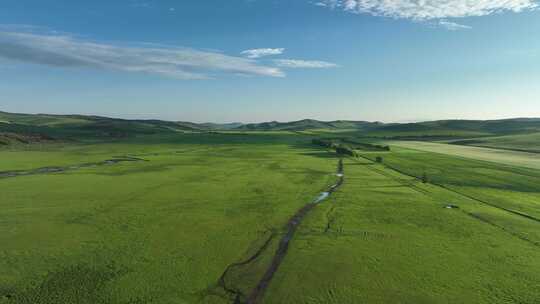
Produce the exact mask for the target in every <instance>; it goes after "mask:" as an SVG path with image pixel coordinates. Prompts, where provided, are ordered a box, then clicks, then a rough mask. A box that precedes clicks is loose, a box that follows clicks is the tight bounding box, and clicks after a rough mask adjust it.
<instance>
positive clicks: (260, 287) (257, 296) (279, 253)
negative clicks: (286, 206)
mask: <svg viewBox="0 0 540 304" xmlns="http://www.w3.org/2000/svg"><path fill="white" fill-rule="evenodd" d="M336 175H337V177H338V181H337V183H336V184H334V185H332V186H331V187H330V188H329V189H328V190H327V191H325V192H322V193H321V194H320V195H319V196H318V197H317V198H316V199H315V200H314V201H313V202H311V203H308V204H307V205H305V206H304V207H303V208H302V209H300V210H298V212H296V214H295V215H294V216H293V217H292V218H291V219H290V220H289V221H288V222H287V226H286V228H287V232H286V233H285V235H284V236H283V237H282V238H281V240H280V241H279V246H278V249H277V250H276V252H275V254H274V257H273V258H272V262H271V263H270V266H269V267H268V268H267V270H266V272H265V273H264V275H263V276H262V278H261V280H260V281H259V283H258V284H257V286H256V287H255V288H254V289H253V290H252V291H251V293H250V294H249V296H248V298H247V300H246V304H256V303H259V302H260V300H261V299H262V298H263V296H264V293H265V291H266V289H267V288H268V286H269V285H270V282H271V281H272V278H273V277H274V274H275V273H276V271H277V270H278V269H279V266H280V265H281V263H282V262H283V259H284V258H285V256H286V255H287V251H288V250H289V243H290V242H291V240H292V238H293V237H294V234H295V232H296V230H297V228H298V226H299V225H300V224H301V223H302V220H303V219H304V218H305V217H306V215H307V214H308V213H309V212H310V211H311V210H312V209H313V208H314V207H315V206H317V205H318V204H320V203H322V202H323V201H324V200H326V199H327V198H328V197H330V195H331V194H332V193H333V192H335V191H336V190H337V189H338V188H339V187H340V186H341V185H342V184H343V181H344V174H343V160H342V159H340V160H339V163H338V170H337V174H336ZM237 302H238V301H237Z"/></svg>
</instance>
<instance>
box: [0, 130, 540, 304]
mask: <svg viewBox="0 0 540 304" xmlns="http://www.w3.org/2000/svg"><path fill="white" fill-rule="evenodd" d="M319 133H320V132H314V133H305V134H303V133H299V132H288V131H275V132H257V131H235V132H199V133H181V132H178V133H173V134H155V135H140V136H134V137H129V138H125V139H121V140H111V141H103V142H94V141H86V142H79V143H74V142H57V143H50V144H37V145H26V146H24V145H14V146H7V147H3V148H1V149H0V172H4V173H6V172H22V171H24V172H30V173H29V174H28V175H21V176H14V177H0V193H2V199H1V200H0V208H1V210H2V212H1V213H0V230H1V231H2V233H1V234H0V244H2V246H1V247H0V303H2V304H4V303H9V304H12V303H17V304H19V303H24V304H26V303H32V304H41V303H47V304H49V303H50V304H52V303H54V304H64V303H65V304H68V303H88V304H94V303H121V304H133V303H243V302H246V298H247V296H248V295H249V294H250V293H251V292H252V291H253V289H254V288H256V286H257V284H258V283H259V282H260V280H261V278H262V277H263V275H264V273H265V272H267V271H268V269H269V267H270V265H271V263H272V260H273V258H274V257H275V254H276V252H277V251H279V248H280V246H282V240H283V238H284V237H285V236H287V231H288V223H289V221H290V220H291V217H293V215H294V214H296V213H297V212H298V211H299V210H301V209H302V208H305V207H306V206H310V208H312V209H310V210H309V212H308V213H306V215H305V217H303V219H302V221H301V222H298V227H297V230H296V231H295V233H294V234H293V235H292V237H291V240H290V243H288V251H287V252H286V255H285V256H284V258H283V261H282V262H281V264H280V266H279V268H278V269H277V271H276V272H275V274H274V276H273V279H272V280H271V282H270V284H269V285H268V286H267V288H266V289H265V290H264V292H263V293H261V295H262V296H261V298H260V299H259V300H258V302H260V303H531V304H532V303H537V300H538V299H540V250H538V249H539V246H540V232H539V231H540V221H539V220H538V219H539V218H540V171H539V170H537V169H538V168H535V167H534V162H532V164H533V165H531V166H528V165H527V164H526V163H521V164H520V165H519V166H515V165H513V164H512V163H505V164H502V163H497V162H488V161H485V160H482V158H481V157H480V158H476V156H475V155H468V156H467V157H463V156H453V155H448V154H441V153H435V152H430V151H421V150H420V149H410V148H406V147H403V145H402V144H401V143H398V144H399V146H395V145H393V143H392V142H390V145H391V149H390V151H362V150H359V151H357V153H358V154H357V157H351V156H346V155H338V154H337V153H336V152H335V151H333V150H332V149H328V148H324V147H321V146H317V145H313V144H312V140H313V138H314V137H313V136H314V134H316V135H317V136H319V135H320V134H319ZM333 133H334V132H329V133H328V135H327V136H335V135H333ZM457 147H460V146H457ZM465 148H467V147H465ZM505 153H517V154H516V155H519V153H518V152H513V151H505ZM377 157H380V158H382V162H377ZM115 158H132V159H134V160H133V161H124V162H107V160H111V159H115ZM340 159H342V160H343V169H344V174H345V177H344V183H343V185H342V186H341V187H339V188H337V189H336V191H335V192H334V193H332V194H331V195H330V196H329V197H328V198H327V199H326V200H324V201H321V202H318V203H316V204H314V201H315V199H316V198H317V197H319V196H320V193H321V192H324V191H327V190H328V189H329V187H330V186H332V185H334V184H336V182H337V181H338V177H337V176H336V168H337V166H338V163H339V161H340ZM80 165H85V166H80ZM40 168H57V169H58V171H55V172H51V171H47V170H38V169H40ZM310 204H311V205H310Z"/></svg>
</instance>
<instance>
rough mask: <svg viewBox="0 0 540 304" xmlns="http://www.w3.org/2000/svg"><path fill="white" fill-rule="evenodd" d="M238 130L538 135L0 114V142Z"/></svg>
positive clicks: (521, 129) (455, 127)
mask: <svg viewBox="0 0 540 304" xmlns="http://www.w3.org/2000/svg"><path fill="white" fill-rule="evenodd" d="M215 130H223V131H226V130H236V131H309V130H319V131H322V132H324V131H329V132H333V131H340V130H344V131H348V132H352V133H353V134H357V136H360V137H362V136H363V137H379V138H395V139H424V140H436V139H446V138H448V139H460V138H462V139H466V138H477V137H487V136H504V135H514V134H529V133H535V132H540V118H516V119H502V120H485V121H483V120H439V121H427V122H418V123H404V124H398V123H394V124H384V123H380V122H368V121H353V120H335V121H320V120H314V119H303V120H298V121H291V122H277V121H272V122H263V123H252V124H242V123H229V124H217V123H202V124H198V123H192V122H180V121H164V120H155V119H149V120H143V119H132V120H129V119H119V118H108V117H101V116H91V115H89V116H86V115H52V114H18V113H7V112H0V141H1V142H2V143H4V144H10V143H17V142H21V143H32V142H44V141H47V142H48V141H54V140H80V139H118V138H126V137H131V136H137V135H150V134H166V133H178V132H208V131H215Z"/></svg>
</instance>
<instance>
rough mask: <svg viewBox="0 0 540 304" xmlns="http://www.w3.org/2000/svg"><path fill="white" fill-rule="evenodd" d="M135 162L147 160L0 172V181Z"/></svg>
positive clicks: (121, 159) (125, 159)
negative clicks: (2, 179)
mask: <svg viewBox="0 0 540 304" xmlns="http://www.w3.org/2000/svg"><path fill="white" fill-rule="evenodd" d="M137 161H147V160H145V159H142V158H137V157H131V156H119V157H114V158H111V159H107V160H104V161H100V162H93V163H84V164H78V165H71V166H65V167H42V168H37V169H31V170H14V171H3V172H0V179H1V178H9V177H17V176H26V175H36V174H49V173H60V172H66V171H72V170H78V169H82V168H90V167H97V166H106V165H114V164H118V163H122V162H137Z"/></svg>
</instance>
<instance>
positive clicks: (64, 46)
mask: <svg viewBox="0 0 540 304" xmlns="http://www.w3.org/2000/svg"><path fill="white" fill-rule="evenodd" d="M0 58H4V59H9V60H17V61H22V62H27V63H35V64H43V65H49V66H56V67H75V68H94V69H105V70H116V71H124V72H142V73H150V74H158V75H163V76H168V77H173V78H178V79H206V78H212V77H213V76H215V75H216V74H234V75H237V74H241V75H258V76H270V77H283V76H285V74H284V72H283V71H282V70H281V69H279V68H278V67H271V66H266V65H261V64H260V63H259V62H257V61H255V60H252V59H246V58H242V57H235V56H228V55H225V54H222V53H219V52H214V51H200V50H194V49H188V48H173V47H163V46H149V45H145V46H122V45H113V44H103V43H95V42H90V41H85V40H81V39H77V38H73V37H72V36H69V35H52V34H48V35H43V34H37V33H28V32H17V31H2V29H1V28H0Z"/></svg>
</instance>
